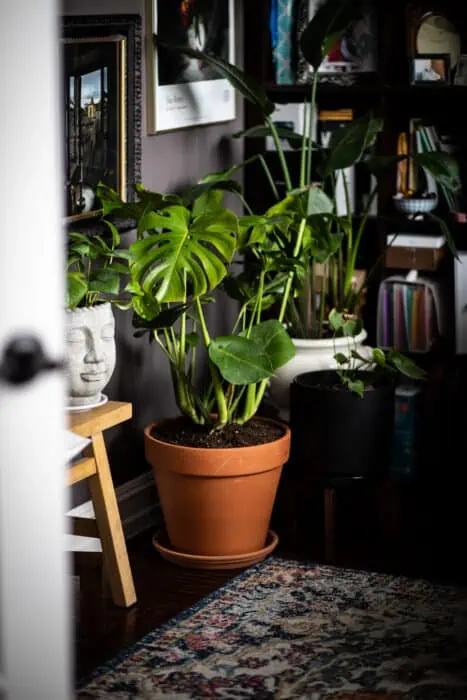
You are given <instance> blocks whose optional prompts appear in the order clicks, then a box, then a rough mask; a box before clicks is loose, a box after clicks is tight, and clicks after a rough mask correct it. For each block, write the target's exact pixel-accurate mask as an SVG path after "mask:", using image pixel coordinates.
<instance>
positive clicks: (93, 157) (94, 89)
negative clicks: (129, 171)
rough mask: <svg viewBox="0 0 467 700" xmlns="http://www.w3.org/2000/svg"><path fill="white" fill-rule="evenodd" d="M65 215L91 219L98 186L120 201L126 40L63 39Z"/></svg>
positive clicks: (95, 210) (123, 168) (123, 182)
mask: <svg viewBox="0 0 467 700" xmlns="http://www.w3.org/2000/svg"><path fill="white" fill-rule="evenodd" d="M63 49H64V66H65V69H64V81H65V85H64V93H65V120H64V127H65V214H66V218H67V219H68V220H69V221H70V222H73V221H76V220H77V219H80V218H83V217H90V216H96V215H97V213H98V210H99V203H98V201H97V197H96V191H97V185H98V183H99V182H100V181H102V182H104V183H105V184H106V185H109V186H110V187H112V188H113V189H114V190H116V191H117V192H118V193H119V195H120V196H121V197H122V198H125V197H126V184H127V183H126V163H125V157H126V142H125V141H126V108H125V104H126V98H125V93H126V77H125V70H124V64H125V54H126V40H125V38H124V37H122V36H121V35H118V34H117V35H114V36H108V37H100V38H92V37H89V38H88V37H81V38H75V39H64V40H63Z"/></svg>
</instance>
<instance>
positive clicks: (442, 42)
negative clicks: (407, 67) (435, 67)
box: [415, 12, 461, 68]
mask: <svg viewBox="0 0 467 700" xmlns="http://www.w3.org/2000/svg"><path fill="white" fill-rule="evenodd" d="M415 50H416V53H417V54H448V55H449V57H450V64H451V67H452V68H455V67H456V65H457V61H458V60H459V56H460V53H461V40H460V36H459V34H458V32H457V30H456V28H455V27H454V25H453V24H452V23H451V22H450V21H449V20H448V19H447V18H446V17H444V16H443V15H441V14H437V13H435V12H431V13H428V14H426V15H424V16H423V17H421V19H420V21H419V24H418V27H417V29H416V32H415Z"/></svg>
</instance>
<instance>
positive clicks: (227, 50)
mask: <svg viewBox="0 0 467 700" xmlns="http://www.w3.org/2000/svg"><path fill="white" fill-rule="evenodd" d="M147 17H148V22H149V26H148V30H147V34H148V37H149V38H151V37H153V36H154V35H156V36H157V38H159V39H160V40H161V41H163V42H164V43H167V44H168V45H173V46H180V47H182V46H187V47H189V48H192V49H196V50H199V51H208V52H211V53H213V54H215V55H218V56H221V57H222V58H223V59H225V60H227V61H229V62H230V63H234V62H235V51H234V48H235V23H234V0H148V12H147ZM147 66H148V70H147V78H148V86H147V94H148V110H147V111H148V130H149V133H150V134H154V133H159V132H163V131H172V130H174V129H184V128H187V127H192V126H200V125H204V124H215V123H218V122H226V121H230V120H232V119H235V114H236V113H235V89H234V88H233V87H232V86H231V85H230V83H229V82H228V80H226V79H224V78H222V77H219V74H218V73H217V72H215V71H214V70H213V69H212V68H211V67H210V66H208V65H206V64H203V62H202V61H200V60H199V59H196V58H190V57H187V56H186V55H184V54H183V53H182V52H180V51H177V50H172V49H170V48H168V47H166V46H157V41H156V40H153V41H151V40H150V39H149V41H148V56H147Z"/></svg>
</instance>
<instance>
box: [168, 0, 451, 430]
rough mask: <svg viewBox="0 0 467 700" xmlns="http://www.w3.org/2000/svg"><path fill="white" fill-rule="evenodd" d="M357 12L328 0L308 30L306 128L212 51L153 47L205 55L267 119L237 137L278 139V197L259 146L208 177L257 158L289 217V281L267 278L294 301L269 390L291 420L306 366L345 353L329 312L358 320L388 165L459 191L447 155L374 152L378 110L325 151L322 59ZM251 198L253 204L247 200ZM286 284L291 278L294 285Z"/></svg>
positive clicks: (278, 208) (326, 363)
mask: <svg viewBox="0 0 467 700" xmlns="http://www.w3.org/2000/svg"><path fill="white" fill-rule="evenodd" d="M360 11H361V7H360V3H358V2H349V0H342V1H337V2H335V1H334V0H328V1H324V2H322V3H321V4H320V6H319V8H318V10H317V11H316V13H315V15H314V16H313V18H312V19H311V21H310V22H309V24H308V25H307V27H306V28H305V30H304V31H303V33H302V35H301V38H300V48H301V51H302V53H303V56H304V57H305V59H306V60H307V61H308V62H309V63H310V65H311V66H312V67H313V70H314V73H313V79H312V83H311V86H310V96H309V100H308V102H307V103H306V105H305V116H304V123H305V125H306V128H305V130H304V132H305V133H304V134H303V135H301V134H297V133H293V132H290V131H289V130H287V129H284V128H282V127H277V126H276V125H275V124H274V120H273V112H274V109H275V105H274V104H272V103H271V102H270V100H269V99H268V98H267V96H266V93H265V92H264V91H263V90H262V88H261V86H260V85H258V84H257V83H256V81H255V80H254V79H253V78H252V77H251V76H248V75H245V73H243V72H242V71H240V70H239V69H238V68H237V67H236V66H233V65H231V64H228V63H227V62H226V61H223V60H222V59H220V58H219V57H217V56H214V55H212V54H205V53H202V52H199V51H195V50H192V49H189V48H187V47H183V46H179V47H173V46H168V45H167V44H166V43H164V42H162V41H160V40H159V39H158V38H157V37H156V38H155V40H156V44H157V43H160V44H161V45H163V46H165V48H169V49H170V48H171V49H176V50H178V51H181V52H184V53H185V54H187V55H189V56H190V57H191V58H199V59H201V60H203V61H205V62H206V63H208V64H209V65H210V66H211V67H212V68H214V69H215V70H217V71H218V73H219V74H220V75H221V76H222V77H224V78H226V79H228V80H229V81H230V82H231V83H232V84H233V85H234V86H235V87H236V88H237V89H238V90H239V91H240V93H241V94H242V95H243V97H245V98H246V99H247V100H249V101H251V102H253V103H254V104H255V106H256V108H257V111H258V113H260V114H261V115H262V123H261V124H258V125H257V126H254V127H251V128H249V129H247V130H246V131H243V132H239V133H238V134H236V135H235V136H236V137H237V138H240V137H245V138H258V137H265V136H269V137H272V139H273V141H274V143H275V147H276V151H277V155H278V159H279V163H280V166H281V169H282V179H283V181H284V183H285V190H286V195H285V197H281V196H280V194H279V192H278V190H277V187H276V186H275V184H274V179H273V177H272V174H271V172H270V171H269V168H268V166H267V163H266V161H265V160H264V158H263V156H262V154H261V153H259V154H258V155H257V156H253V157H251V158H249V159H248V161H245V162H244V163H241V164H240V165H237V166H234V167H232V168H229V169H227V170H226V171H224V172H222V173H218V174H217V176H214V175H210V176H209V177H210V181H211V182H212V181H213V179H214V178H215V177H217V179H218V180H222V179H224V178H229V177H231V175H232V173H233V172H235V170H238V168H240V167H243V166H245V165H247V164H250V163H251V162H252V161H254V160H259V161H260V163H261V165H262V167H263V170H264V173H265V175H266V176H267V182H268V183H269V185H270V187H271V192H272V195H273V197H274V198H275V199H276V200H277V203H276V204H274V205H273V206H272V207H271V209H270V210H269V211H268V212H267V215H270V216H272V215H278V214H284V213H287V214H288V215H289V216H290V217H291V221H290V226H289V229H288V234H287V237H286V239H285V240H284V239H283V240H275V241H274V242H273V243H272V244H271V245H272V246H274V247H275V248H276V249H277V250H278V252H279V253H280V254H282V253H284V252H285V253H286V254H288V255H289V257H290V258H293V259H294V265H295V273H294V275H293V276H292V278H290V277H289V276H288V275H287V274H286V272H284V271H282V272H281V273H280V274H278V273H277V270H270V271H269V272H268V274H267V276H266V283H267V284H269V285H270V286H271V290H273V291H274V293H275V294H276V295H277V298H278V303H279V304H280V306H281V310H282V309H283V306H284V300H285V299H286V300H287V304H286V308H285V311H284V314H283V317H284V322H285V323H286V325H287V328H288V331H289V333H290V335H291V337H292V340H293V343H294V345H295V347H296V354H295V355H294V358H293V359H292V360H290V362H289V363H286V364H284V365H283V366H282V367H281V368H279V369H278V370H277V371H276V372H275V373H274V375H273V376H272V377H271V381H270V394H271V397H272V399H273V401H274V403H275V404H276V406H277V407H278V408H279V409H280V415H281V416H282V417H283V418H287V417H288V395H289V386H290V382H291V380H292V378H293V377H294V376H295V375H296V374H298V373H299V372H303V371H304V370H305V369H309V370H317V369H324V368H332V367H335V360H334V354H335V347H336V346H337V348H338V350H339V348H340V350H341V351H342V352H345V349H346V346H347V340H346V339H345V338H343V337H339V336H337V337H336V336H335V334H334V333H333V332H332V329H330V327H329V321H328V314H329V311H330V310H331V309H333V308H335V309H337V310H339V311H342V312H345V313H347V314H350V315H354V316H355V317H356V318H360V317H361V314H360V310H361V306H362V294H363V293H364V291H365V288H366V284H367V280H368V279H369V278H370V277H371V274H369V275H368V276H367V277H366V278H359V276H358V274H357V269H356V268H357V262H358V256H359V253H360V249H361V246H362V242H363V241H364V237H365V234H366V232H367V230H368V226H367V224H368V219H369V214H370V211H371V207H372V204H373V201H374V198H375V197H376V195H377V191H378V177H379V176H380V175H381V174H382V173H384V172H386V171H387V170H388V168H390V167H391V166H395V165H396V163H397V162H398V161H400V160H403V159H411V160H413V161H414V163H415V165H416V166H417V167H420V168H422V169H423V170H424V171H425V172H428V173H429V174H430V176H431V177H432V178H433V179H434V180H436V181H439V182H441V183H442V184H443V186H445V187H446V189H448V190H452V191H455V190H457V189H458V188H459V182H460V181H459V174H458V167H457V163H456V162H455V160H454V159H452V158H451V157H449V156H448V155H447V154H445V153H441V152H439V153H423V154H418V153H407V154H403V155H399V156H394V157H383V158H382V157H375V156H373V155H372V148H373V146H374V144H375V141H376V139H377V135H378V132H379V131H380V130H381V129H382V126H383V124H382V121H381V119H379V118H377V117H375V116H374V115H372V114H367V115H364V116H363V117H361V118H360V119H355V120H354V121H352V122H350V123H349V124H348V125H347V126H345V127H342V128H341V129H339V130H337V131H335V132H334V133H333V135H332V138H331V141H330V144H329V147H328V148H323V147H321V145H320V144H318V143H316V142H314V141H313V139H312V132H313V128H312V123H313V115H314V113H315V111H316V94H317V87H318V69H319V66H320V65H321V63H322V61H323V60H324V58H325V56H326V55H327V53H328V51H329V49H330V47H331V46H332V44H333V43H334V42H335V41H336V39H337V38H338V37H339V36H341V35H342V34H343V33H344V32H345V30H346V29H347V28H348V26H349V25H350V23H351V22H352V21H354V20H355V19H357V18H358V17H359V14H360ZM282 139H287V141H288V142H289V144H290V145H292V146H293V147H295V148H297V149H299V151H300V168H299V176H298V180H297V181H296V182H294V181H293V177H292V176H293V173H292V172H291V170H290V168H289V166H288V163H287V159H286V155H285V152H284V148H283V145H282ZM358 162H363V164H364V165H366V166H367V167H368V169H369V170H370V172H371V173H372V174H373V175H374V176H375V177H376V184H375V185H374V187H373V189H372V190H371V192H370V193H369V196H368V197H367V200H366V204H365V207H364V208H363V210H362V211H361V212H360V213H359V215H358V216H352V214H351V211H350V207H349V206H347V213H346V214H344V215H338V214H337V206H336V189H337V183H338V180H339V179H340V180H341V181H342V183H343V185H344V190H345V197H346V201H347V202H349V192H348V188H347V182H346V178H345V177H343V176H342V171H344V170H345V169H346V168H349V167H351V166H353V165H355V164H356V163H358ZM245 205H246V206H247V207H248V204H247V203H245ZM433 218H435V219H436V220H437V221H438V223H439V224H440V226H441V227H442V230H443V233H444V234H445V236H446V237H447V240H448V243H449V245H450V246H451V248H452V249H453V246H452V240H451V237H450V235H449V230H448V228H447V226H446V225H445V223H444V222H443V221H442V220H440V219H438V218H437V217H433ZM297 240H299V241H300V250H301V253H300V264H297V260H296V256H295V255H294V250H293V245H291V241H297ZM279 249H280V250H279ZM250 271H251V273H252V274H251V275H250V276H248V273H246V274H245V273H244V274H242V276H241V278H240V282H241V285H245V284H248V283H249V281H250V279H251V277H252V276H255V275H256V274H257V271H256V269H255V265H254V261H253V264H250ZM286 285H290V289H289V288H288V287H286ZM228 291H229V292H230V293H232V294H233V296H235V298H239V295H240V297H241V294H242V290H240V291H239V289H238V286H235V285H232V284H230V285H229V287H228ZM283 292H286V293H283ZM243 298H244V297H243ZM366 335H367V334H366V331H365V330H364V329H363V328H362V329H361V332H360V334H359V336H358V337H356V338H354V342H355V344H357V345H361V344H362V343H363V342H364V341H365V339H366Z"/></svg>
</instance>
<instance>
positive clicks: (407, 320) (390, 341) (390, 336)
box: [377, 277, 440, 352]
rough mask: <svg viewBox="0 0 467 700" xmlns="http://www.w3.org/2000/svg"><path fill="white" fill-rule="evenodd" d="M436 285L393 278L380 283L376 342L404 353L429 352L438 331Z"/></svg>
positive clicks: (423, 281)
mask: <svg viewBox="0 0 467 700" xmlns="http://www.w3.org/2000/svg"><path fill="white" fill-rule="evenodd" d="M439 330H440V318H439V298H438V292H437V288H436V285H435V284H434V283H432V282H427V281H425V280H419V281H417V282H409V281H407V280H406V279H405V278H403V277H400V278H398V277H390V278H388V279H386V280H384V281H383V282H382V283H381V285H380V290H379V300H378V332H377V342H378V345H380V346H381V347H382V348H394V349H396V350H399V351H401V352H428V351H429V350H430V348H431V346H432V344H433V341H434V339H435V337H436V336H437V335H438V334H439Z"/></svg>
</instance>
